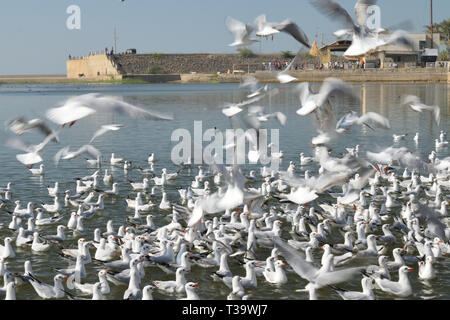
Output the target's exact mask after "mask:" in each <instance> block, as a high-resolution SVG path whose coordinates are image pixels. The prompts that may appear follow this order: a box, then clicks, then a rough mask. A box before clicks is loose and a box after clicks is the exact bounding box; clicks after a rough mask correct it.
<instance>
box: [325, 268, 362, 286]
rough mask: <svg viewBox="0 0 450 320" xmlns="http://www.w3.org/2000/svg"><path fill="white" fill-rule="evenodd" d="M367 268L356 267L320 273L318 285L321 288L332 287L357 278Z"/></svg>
mask: <svg viewBox="0 0 450 320" xmlns="http://www.w3.org/2000/svg"><path fill="white" fill-rule="evenodd" d="M365 268H366V267H354V268H347V269H342V270H337V271H332V272H324V273H319V275H318V277H317V278H316V283H317V284H319V285H321V286H327V285H330V284H331V285H332V284H336V283H341V282H345V281H348V280H350V279H353V278H355V276H356V275H357V274H359V273H360V272H361V271H362V270H364V269H365Z"/></svg>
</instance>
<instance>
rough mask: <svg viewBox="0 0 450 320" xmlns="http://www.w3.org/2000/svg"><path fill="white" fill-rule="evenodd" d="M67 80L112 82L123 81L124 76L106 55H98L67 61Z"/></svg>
mask: <svg viewBox="0 0 450 320" xmlns="http://www.w3.org/2000/svg"><path fill="white" fill-rule="evenodd" d="M67 78H71V79H98V80H110V79H122V75H120V74H119V72H118V71H117V68H116V67H115V66H114V65H113V63H112V62H111V60H110V59H109V57H108V56H107V55H106V54H97V55H91V56H88V57H82V58H80V59H69V60H67Z"/></svg>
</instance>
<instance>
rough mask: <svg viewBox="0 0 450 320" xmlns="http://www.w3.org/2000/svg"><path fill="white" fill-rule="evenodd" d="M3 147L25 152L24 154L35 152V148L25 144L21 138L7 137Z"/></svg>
mask: <svg viewBox="0 0 450 320" xmlns="http://www.w3.org/2000/svg"><path fill="white" fill-rule="evenodd" d="M5 145H6V146H8V147H10V148H13V149H17V150H21V151H25V152H34V151H35V146H33V145H30V144H27V143H26V142H25V141H23V140H22V139H21V138H19V137H16V136H13V137H9V138H8V139H6V141H5Z"/></svg>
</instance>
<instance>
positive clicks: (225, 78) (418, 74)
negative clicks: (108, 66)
mask: <svg viewBox="0 0 450 320" xmlns="http://www.w3.org/2000/svg"><path fill="white" fill-rule="evenodd" d="M245 75H247V74H246V73H241V74H226V73H210V74H207V73H188V74H147V75H145V74H140V75H133V74H128V75H125V76H123V78H122V79H109V80H108V79H104V80H100V79H95V78H79V79H73V78H67V77H66V75H5V76H0V84H33V83H35V84H42V83H49V84H50V83H68V84H145V83H239V82H241V81H242V78H243V77H244V76H245ZM249 75H251V76H254V77H255V78H256V79H258V80H259V81H260V82H265V83H278V80H277V78H276V73H274V72H271V71H256V72H254V73H250V74H249ZM290 75H292V76H293V77H295V78H297V80H296V81H294V82H322V81H324V80H325V79H326V78H329V77H334V78H338V79H341V80H343V81H346V82H413V83H414V82H436V83H442V82H447V83H450V72H448V71H447V70H444V69H422V68H420V69H419V68H414V69H367V70H361V69H360V70H302V71H293V72H290Z"/></svg>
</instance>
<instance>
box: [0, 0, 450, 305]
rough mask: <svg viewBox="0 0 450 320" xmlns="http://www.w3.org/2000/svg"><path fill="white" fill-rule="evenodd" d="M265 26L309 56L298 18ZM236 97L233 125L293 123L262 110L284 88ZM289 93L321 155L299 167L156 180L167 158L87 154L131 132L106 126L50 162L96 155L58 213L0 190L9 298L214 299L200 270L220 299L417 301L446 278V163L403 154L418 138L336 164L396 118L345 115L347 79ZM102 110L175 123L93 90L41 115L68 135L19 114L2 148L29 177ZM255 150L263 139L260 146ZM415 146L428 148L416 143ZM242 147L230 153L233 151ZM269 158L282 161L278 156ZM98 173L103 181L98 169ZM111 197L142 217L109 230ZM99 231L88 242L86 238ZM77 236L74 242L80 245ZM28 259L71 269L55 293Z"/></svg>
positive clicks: (217, 170)
mask: <svg viewBox="0 0 450 320" xmlns="http://www.w3.org/2000/svg"><path fill="white" fill-rule="evenodd" d="M315 3H316V5H320V6H321V8H323V10H325V11H329V10H330V9H333V12H332V14H333V15H336V14H338V13H339V14H342V10H343V9H342V8H340V7H339V8H338V7H337V6H338V5H337V4H336V3H334V2H332V1H329V0H321V1H319V0H317V1H315ZM373 3H375V1H361V0H359V1H358V3H357V6H356V8H357V9H358V10H356V12H357V16H358V21H360V20H359V18H361V16H360V15H361V13H360V12H363V11H362V10H359V9H360V7H361V6H367V5H369V4H373ZM341 9H342V10H341ZM358 12H359V13H358ZM347 15H348V14H347ZM227 21H228V25H229V28H230V29H231V30H235V29H233V28H236V29H237V28H238V26H239V23H236V21H235V20H232V19H228V20H227ZM257 21H258V25H259V30H260V32H262V33H261V34H263V35H269V34H271V32H275V31H277V32H280V31H281V32H283V31H286V32H288V33H290V34H293V33H294V34H296V35H302V36H301V39H303V40H304V41H303V40H302V41H300V42H302V43H303V42H305V43H304V44H305V45H308V41H307V38H306V36H303V35H304V33H302V32H300V31H299V32H297V31H298V30H299V28H298V26H296V25H295V24H293V23H292V22H291V21H288V22H286V21H285V22H284V23H281V24H267V23H266V22H265V17H259V18H258V19H257ZM244 28H245V30H246V34H245V35H243V36H242V35H241V36H240V38H239V39H240V40H242V41H241V42H242V43H245V41H247V40H248V39H249V38H248V35H249V33H251V31H250V28H249V27H248V26H245V25H244ZM274 30H275V31H274ZM288 30H290V31H288ZM292 30H297V31H295V32H294V31H292ZM352 30H353V32H354V34H355V35H356V34H357V35H358V36H359V37H362V35H364V36H365V37H370V35H367V34H366V33H367V31H364V28H359V27H357V26H355V25H353V28H352ZM294 37H296V36H295V35H294ZM236 42H238V41H236ZM242 87H243V88H249V94H248V95H247V99H248V100H245V101H242V102H240V103H236V104H229V105H227V106H225V107H224V108H223V109H222V112H223V113H224V115H225V116H227V117H228V118H229V119H230V122H231V124H232V125H233V127H243V128H254V129H258V128H260V127H261V126H262V125H263V124H264V123H265V122H266V121H268V120H269V119H270V118H276V119H277V120H278V122H279V124H280V125H281V126H284V124H285V123H286V121H287V117H286V116H285V115H284V114H283V113H281V112H274V113H271V114H265V113H264V107H262V106H258V105H255V104H256V103H257V102H260V101H262V99H264V98H265V97H267V96H268V95H271V94H276V93H277V90H276V88H275V89H271V88H270V87H269V86H268V85H265V86H262V85H260V84H259V83H258V81H257V80H256V79H254V78H251V77H248V78H246V79H245V81H244V82H243V83H242ZM294 90H297V92H298V95H299V101H300V108H299V109H298V110H297V114H298V115H299V116H300V117H311V118H312V119H314V121H315V123H316V125H317V130H318V135H317V136H316V137H314V138H313V139H312V141H311V145H312V151H311V155H310V156H307V155H305V153H304V152H302V153H300V154H299V157H298V163H295V162H294V161H290V163H289V166H288V167H287V169H286V170H271V169H269V168H268V167H266V166H262V167H260V168H259V169H260V170H259V171H258V170H250V171H249V172H248V170H246V169H245V168H244V167H241V166H240V165H238V164H236V163H234V164H230V165H229V166H225V165H222V164H220V162H219V161H215V162H214V163H213V164H212V165H210V166H209V168H205V167H202V166H199V167H198V168H197V167H195V166H194V164H192V162H191V160H190V159H186V161H185V162H184V163H182V164H181V165H180V168H179V170H178V171H176V172H173V173H169V172H168V171H167V170H166V168H163V169H162V170H161V173H160V174H159V173H158V171H157V170H156V169H155V163H157V161H161V162H163V161H164V160H163V159H158V155H157V154H154V153H152V154H150V155H149V157H148V159H147V162H148V167H147V168H143V167H136V166H133V162H132V160H133V159H124V158H121V157H117V156H116V154H115V153H114V152H112V150H111V151H110V152H111V157H110V159H109V161H105V160H104V159H102V153H101V152H100V151H99V150H98V149H97V148H96V147H94V146H93V145H92V143H93V142H94V140H95V139H96V138H97V137H99V136H100V135H102V134H106V133H108V132H111V131H118V130H120V129H121V128H122V127H123V126H122V125H120V124H111V125H103V126H101V127H100V128H99V129H98V130H97V131H96V132H95V133H94V135H93V136H92V138H91V139H90V141H89V143H87V144H86V145H84V146H81V147H79V148H78V149H77V150H76V151H71V150H70V146H66V147H63V148H62V149H60V151H58V152H57V153H56V154H55V155H54V157H53V160H54V164H55V165H56V166H58V164H59V163H60V161H63V160H71V159H72V160H73V159H76V158H78V161H84V160H83V159H81V158H82V157H81V156H82V155H87V157H88V158H87V160H86V164H87V170H88V172H87V175H86V176H85V177H82V178H77V179H76V184H74V185H73V188H72V187H71V188H69V189H67V190H64V189H62V188H60V183H61V184H63V183H64V185H68V184H69V183H72V182H67V181H60V182H55V184H54V185H53V186H48V188H47V191H48V197H49V198H50V199H51V200H50V201H49V203H46V202H45V201H43V202H41V203H35V202H28V203H27V205H26V206H24V205H23V203H22V202H21V201H20V199H15V198H14V196H13V195H14V191H15V190H14V182H10V183H8V184H7V186H5V187H2V188H0V195H1V198H0V212H1V213H2V215H3V216H4V217H9V219H10V223H9V224H8V223H5V224H3V225H2V229H3V230H2V233H4V234H6V235H7V236H5V237H4V238H3V239H2V242H3V245H0V276H3V287H2V288H0V295H1V296H5V299H7V300H12V299H16V290H17V292H18V294H20V290H21V287H23V286H29V287H32V288H33V289H34V291H35V293H36V296H37V297H40V298H42V299H61V298H65V297H67V298H69V299H74V300H83V299H93V300H99V299H108V295H110V294H111V292H112V291H113V290H112V288H114V289H115V290H121V291H120V292H121V294H122V296H123V299H142V300H151V299H153V293H154V292H155V291H157V292H158V293H162V294H163V295H165V296H168V297H172V298H177V299H188V300H193V299H206V298H207V297H206V296H201V294H200V295H199V293H198V290H197V289H198V281H199V279H198V278H197V279H195V277H199V274H201V275H202V280H204V281H206V280H207V279H209V278H210V281H214V282H216V283H217V284H220V285H222V286H223V288H224V289H225V290H227V292H228V293H227V294H226V295H224V296H223V299H232V300H240V299H242V300H246V299H251V298H252V295H254V294H255V292H257V291H258V290H259V289H260V288H261V287H263V286H265V285H266V286H274V287H283V286H286V285H288V278H294V277H300V278H302V279H304V280H305V283H306V285H305V287H304V288H299V289H298V291H300V292H306V293H307V294H308V295H309V298H310V299H318V298H320V297H321V294H322V290H323V289H328V290H333V292H335V293H336V295H337V296H339V297H341V298H342V299H345V300H373V299H375V298H376V295H377V292H381V291H382V292H384V294H388V295H391V296H392V297H393V298H394V297H409V296H412V295H413V294H414V292H413V290H412V287H411V283H410V280H409V278H410V277H411V276H414V277H418V278H419V279H421V280H424V281H429V280H432V279H434V278H437V277H439V274H438V273H437V271H436V264H439V263H441V261H443V260H444V259H446V256H448V255H450V243H449V240H450V228H449V220H448V214H447V205H448V204H449V203H448V201H447V195H446V193H447V190H448V188H450V158H444V159H439V158H438V157H437V152H436V151H433V152H432V153H431V154H430V155H429V157H428V159H425V160H422V159H420V157H418V156H416V155H415V154H414V153H412V152H411V151H409V150H408V149H407V148H406V147H401V146H400V145H401V143H402V141H403V140H405V139H408V138H407V136H406V135H394V136H393V144H392V145H391V146H389V147H387V148H385V149H384V150H379V152H375V151H374V150H370V151H369V150H364V151H365V153H363V152H364V151H362V150H361V149H360V146H358V145H356V146H355V147H353V148H346V150H345V151H343V153H338V152H336V150H332V149H331V148H330V144H331V143H332V142H334V141H336V140H338V139H340V138H341V137H342V136H344V135H350V134H352V128H353V126H355V125H359V126H367V127H368V128H370V129H371V130H378V129H390V128H391V126H390V122H389V120H388V119H386V118H385V117H383V116H382V115H380V114H377V113H375V112H369V113H366V114H364V115H361V116H360V115H358V114H357V113H356V112H354V111H351V112H349V113H347V114H345V115H344V116H342V117H341V118H340V119H337V118H336V115H337V111H336V110H335V108H334V107H333V99H334V98H335V97H347V98H349V99H352V100H354V101H356V102H358V101H360V99H359V95H358V94H357V93H355V91H354V90H353V88H352V87H351V86H350V85H348V84H346V83H345V82H343V81H341V80H338V79H334V78H329V79H327V80H326V81H325V82H324V83H323V84H322V87H321V89H320V90H319V92H317V93H314V92H313V91H312V89H311V88H310V86H309V84H307V83H301V84H299V85H298V86H297V87H294ZM403 104H404V105H407V106H409V107H410V108H411V109H412V110H413V111H415V112H429V113H430V116H431V117H432V119H434V121H435V123H436V125H439V123H440V108H439V107H438V106H428V105H426V104H424V103H422V102H421V101H420V99H419V98H418V97H415V96H405V97H404V99H403ZM244 110H245V112H243V111H244ZM97 112H115V113H118V114H120V115H123V116H128V117H132V118H139V119H147V120H161V121H170V120H171V119H173V118H172V117H171V116H170V115H165V114H161V113H157V112H154V111H151V110H148V109H147V108H141V107H137V106H134V105H131V104H129V103H127V102H124V101H122V100H120V99H118V98H112V97H106V96H101V95H99V94H85V95H81V96H77V97H73V98H69V99H68V100H67V101H65V102H64V104H63V105H61V106H58V107H55V108H51V109H49V110H47V111H46V116H47V118H48V119H49V120H50V121H51V122H53V123H55V124H57V125H58V126H59V127H58V129H56V130H55V129H52V128H51V126H50V125H48V124H47V123H46V122H45V121H44V120H41V119H33V120H30V121H28V120H27V119H26V117H25V116H20V117H17V118H15V119H12V120H9V121H7V122H6V123H5V126H6V127H7V129H8V130H9V131H10V132H12V133H13V135H12V136H10V137H9V138H8V139H7V141H6V145H7V146H9V147H12V148H15V149H18V150H21V151H24V152H25V153H21V154H17V156H16V158H17V160H18V161H19V162H20V163H22V164H23V165H25V166H26V167H27V168H28V169H29V170H30V174H31V175H38V176H39V175H40V176H43V175H45V166H44V164H42V162H43V161H44V160H43V153H44V151H45V147H46V146H47V145H48V144H49V143H61V141H60V138H59V134H60V132H61V131H62V130H70V127H72V126H74V125H76V123H77V122H78V121H82V120H83V119H85V118H86V117H89V116H91V115H93V114H95V113H97ZM37 131H38V132H40V133H42V134H43V135H44V136H45V139H44V140H43V142H42V143H40V144H38V145H30V144H28V143H27V142H25V139H24V138H23V137H24V136H26V135H29V134H30V132H31V133H34V132H37ZM244 138H245V139H249V140H251V139H255V138H254V137H249V136H247V135H246V136H245V137H244ZM260 138H261V137H260V136H257V137H256V145H259V142H260ZM414 141H415V142H416V143H418V142H419V135H418V134H416V136H415V137H414ZM447 144H448V141H447V140H446V133H445V132H444V131H441V133H440V136H439V137H438V138H437V139H436V150H439V148H442V147H445V146H446V145H447ZM234 147H235V144H234V143H233V141H230V143H229V144H227V146H226V148H234ZM305 152H306V151H305ZM262 156H263V155H262V154H259V150H258V149H254V150H249V152H248V157H249V159H250V158H251V159H253V160H255V162H257V161H258V159H260V158H261V157H262ZM271 156H272V157H273V158H283V153H282V152H279V153H277V154H272V155H271ZM73 161H77V160H73ZM38 164H39V168H36V166H37V165H38ZM93 166H95V167H97V168H96V169H97V170H95V172H93V173H92V171H91V170H92V167H93ZM105 166H106V168H105ZM118 167H123V169H124V170H125V171H126V172H131V171H134V172H135V173H136V174H138V175H140V176H141V177H142V181H131V180H130V181H128V184H127V186H124V185H123V183H122V184H120V185H119V183H118V182H116V180H117V179H116V177H114V175H113V173H114V172H115V170H114V168H118ZM103 168H105V169H103ZM182 175H184V176H185V177H188V178H189V179H190V181H191V182H190V183H189V184H187V185H180V184H179V183H178V181H177V180H179V178H180V177H181V176H182ZM174 185H175V186H176V187H177V189H178V196H179V197H178V198H177V199H169V198H168V194H167V192H166V188H167V187H168V186H174ZM117 201H122V202H123V203H124V204H125V203H126V206H127V208H129V210H133V211H134V215H133V216H127V213H126V211H125V212H122V213H120V217H121V218H122V219H121V221H117V220H116V221H113V220H108V222H107V224H106V225H99V224H98V221H99V219H98V218H99V217H102V216H104V215H105V213H107V212H108V211H110V210H114V209H113V205H112V204H113V203H116V202H117ZM167 219H168V220H167ZM87 225H89V228H88V227H87ZM117 225H119V227H118V229H116V228H117ZM43 226H47V227H48V226H53V227H54V228H56V234H44V233H43V232H42V229H41V228H42V227H43ZM114 226H116V227H114ZM90 228H93V229H94V232H93V233H92V232H90V231H89V232H88V230H90ZM68 230H70V231H71V232H72V235H71V236H69V235H67V233H68ZM74 240H76V243H77V245H76V247H74V248H72V247H71V246H70V243H72V242H73V241H74ZM17 248H20V250H19V251H18V250H17ZM28 250H29V251H30V252H31V253H33V254H40V255H49V253H50V252H56V253H57V255H58V259H61V260H67V261H68V263H69V265H68V267H67V268H52V267H51V264H49V266H48V268H49V270H48V271H49V272H51V273H52V274H54V277H53V281H54V282H53V283H45V282H44V281H43V280H42V278H41V276H40V274H39V273H35V272H34V271H33V267H32V261H31V260H30V259H27V260H26V261H25V263H24V269H23V270H24V271H23V272H18V271H10V270H9V269H16V270H17V266H14V268H12V267H11V265H13V264H14V260H15V258H17V257H18V256H19V255H21V254H23V255H25V253H24V252H28ZM391 253H392V258H391ZM230 266H231V268H230ZM155 269H158V270H162V271H164V272H165V273H167V274H168V276H170V277H171V278H170V280H162V279H159V280H156V279H151V276H149V274H150V275H151V274H152V272H153V270H155ZM193 269H197V270H203V269H204V270H205V271H203V272H201V273H196V274H197V276H195V275H194V274H192V276H191V274H188V273H189V272H191V271H192V270H193ZM416 269H417V270H418V272H415V270H416ZM411 272H414V273H411ZM92 274H97V276H98V281H95V282H94V283H89V282H86V278H87V276H88V275H92ZM358 277H360V278H361V286H362V291H350V290H348V289H345V284H346V282H348V281H350V280H354V279H357V278H358ZM186 278H188V279H190V280H192V281H188V280H187V279H186ZM261 282H263V283H264V282H265V284H261Z"/></svg>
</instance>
